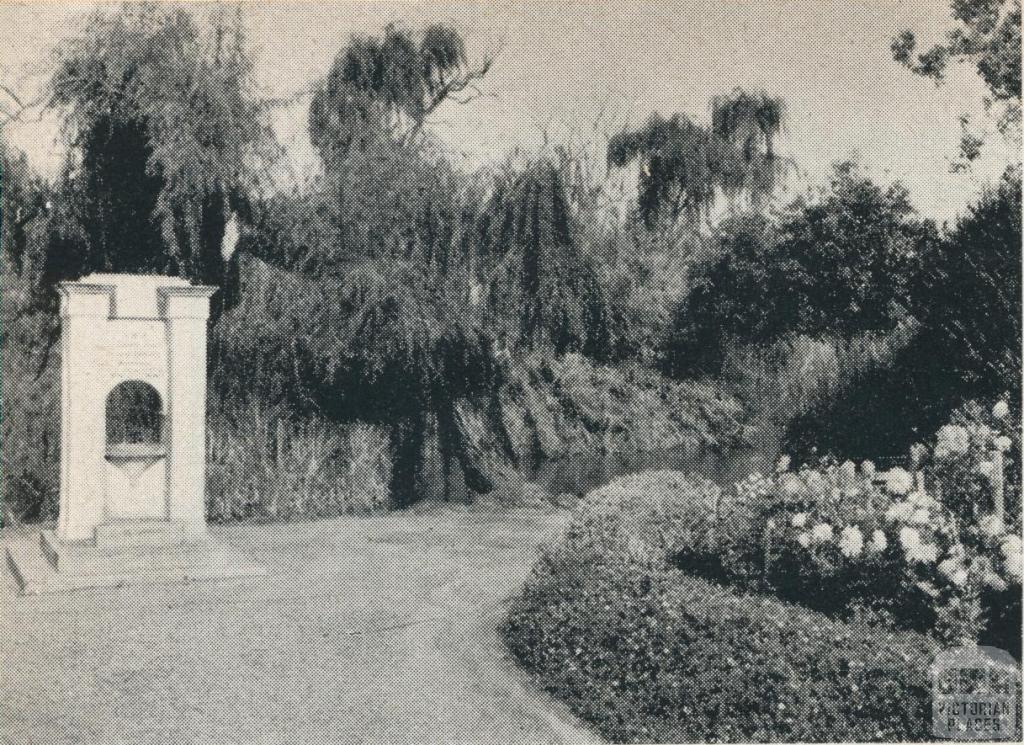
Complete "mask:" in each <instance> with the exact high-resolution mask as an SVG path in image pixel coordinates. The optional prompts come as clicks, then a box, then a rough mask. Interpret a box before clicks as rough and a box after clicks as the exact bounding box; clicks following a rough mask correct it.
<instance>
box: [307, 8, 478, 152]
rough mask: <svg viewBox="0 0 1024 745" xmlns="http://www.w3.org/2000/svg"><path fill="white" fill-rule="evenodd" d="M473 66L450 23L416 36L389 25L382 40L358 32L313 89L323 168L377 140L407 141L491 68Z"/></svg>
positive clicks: (315, 139)
mask: <svg viewBox="0 0 1024 745" xmlns="http://www.w3.org/2000/svg"><path fill="white" fill-rule="evenodd" d="M490 65H491V61H490V60H485V61H484V62H483V64H482V65H481V66H480V67H479V68H477V69H470V67H469V63H468V60H467V57H466V43H465V40H464V39H463V38H462V36H461V35H460V34H459V33H458V31H456V30H455V29H454V28H453V27H452V26H449V25H446V24H433V25H430V26H428V27H427V28H426V29H424V30H423V32H422V33H421V34H414V33H413V32H412V31H410V30H409V29H406V28H402V27H399V26H396V25H393V24H391V25H388V27H387V28H385V30H384V34H383V36H382V37H381V38H377V37H373V36H357V37H355V38H353V39H352V40H351V41H350V42H349V43H348V45H347V46H345V47H344V48H343V49H342V50H341V51H340V52H339V53H338V55H337V57H335V59H334V63H333V64H332V66H331V70H330V72H329V73H328V74H327V76H326V78H325V79H324V80H322V81H321V82H320V83H319V84H318V86H317V87H316V90H315V91H314V94H313V99H312V102H311V103H310V108H309V135H310V140H311V141H312V143H313V145H314V146H315V147H316V148H317V149H318V150H319V151H320V155H321V157H322V158H323V160H324V163H325V164H326V165H327V166H328V168H331V167H333V166H334V165H336V164H337V163H338V162H339V161H340V160H344V159H345V158H346V157H347V156H348V155H349V154H350V153H352V152H358V151H363V150H366V149H367V148H368V147H370V146H371V145H372V144H380V141H381V140H387V141H390V142H392V143H398V142H408V141H409V140H410V139H411V138H412V137H413V136H414V135H415V134H417V133H418V132H419V131H420V129H421V128H422V127H423V124H424V120H425V119H426V117H427V116H429V115H430V114H431V113H432V112H434V111H435V110H436V109H437V107H438V106H440V105H441V104H442V103H443V102H445V101H446V100H450V99H452V97H453V96H454V95H455V94H458V93H459V92H461V91H464V90H466V89H467V88H469V87H471V86H472V85H473V81H474V80H476V79H478V78H481V77H483V76H484V75H485V74H486V73H487V70H488V69H489V68H490Z"/></svg>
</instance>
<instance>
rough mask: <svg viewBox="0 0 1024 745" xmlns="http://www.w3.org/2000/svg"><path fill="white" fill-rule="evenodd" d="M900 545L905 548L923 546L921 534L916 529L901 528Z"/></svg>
mask: <svg viewBox="0 0 1024 745" xmlns="http://www.w3.org/2000/svg"><path fill="white" fill-rule="evenodd" d="M900 545H901V546H903V548H911V547H913V546H919V545H921V534H920V533H918V532H917V531H916V530H915V529H914V528H900Z"/></svg>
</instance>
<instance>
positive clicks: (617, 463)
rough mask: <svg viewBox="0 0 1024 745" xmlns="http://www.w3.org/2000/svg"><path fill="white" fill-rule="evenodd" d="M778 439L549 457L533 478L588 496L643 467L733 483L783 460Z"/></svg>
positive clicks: (557, 490) (550, 487)
mask: <svg viewBox="0 0 1024 745" xmlns="http://www.w3.org/2000/svg"><path fill="white" fill-rule="evenodd" d="M778 452H779V450H778V444H777V442H771V441H766V442H761V443H759V444H758V445H756V446H754V447H747V448H733V449H727V450H724V451H718V450H713V449H711V448H708V447H706V446H704V445H697V444H695V445H692V446H682V447H676V448H672V449H669V450H659V451H655V452H650V453H601V454H592V455H580V456H574V457H568V458H560V459H558V460H550V461H544V462H542V463H540V464H539V465H537V466H536V467H535V468H533V469H532V470H531V471H530V472H529V474H528V478H529V479H530V480H531V481H535V482H537V483H538V484H540V485H541V486H543V487H544V488H545V489H547V490H548V491H549V492H550V493H552V494H563V493H566V492H568V493H570V494H577V495H583V494H586V493H587V492H589V491H591V490H592V489H596V488H598V487H600V486H604V485H605V484H607V483H608V482H610V481H612V480H614V479H616V478H618V477H620V476H626V475H628V474H632V473H639V472H641V471H662V470H670V471H683V472H685V473H692V474H695V475H698V476H702V477H704V478H706V479H708V480H710V481H714V482H715V483H717V484H719V485H720V486H723V487H727V488H728V487H731V486H732V485H733V484H734V483H735V482H737V481H741V480H742V479H744V478H746V477H747V476H748V475H749V474H750V473H751V472H752V471H761V472H762V473H768V472H771V471H772V470H773V469H774V468H775V464H776V462H777V461H778Z"/></svg>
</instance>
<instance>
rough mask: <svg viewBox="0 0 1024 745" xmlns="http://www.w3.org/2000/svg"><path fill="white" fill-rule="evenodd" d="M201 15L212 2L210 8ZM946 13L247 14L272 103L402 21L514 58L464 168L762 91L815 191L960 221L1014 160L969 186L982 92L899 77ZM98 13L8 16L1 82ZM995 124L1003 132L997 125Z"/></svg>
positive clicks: (937, 4)
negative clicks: (959, 170) (844, 181)
mask: <svg viewBox="0 0 1024 745" xmlns="http://www.w3.org/2000/svg"><path fill="white" fill-rule="evenodd" d="M196 5H198V4H196ZM948 5H949V4H948V0H907V1H905V2H899V1H897V0H873V1H871V2H853V1H852V0H834V1H833V0H799V1H787V0H774V1H772V2H757V3H755V2H752V1H740V0H687V1H676V2H644V3H624V2H615V3H613V2H610V1H609V2H586V3H582V2H581V3H565V2H562V3H558V4H557V5H556V4H555V3H545V2H538V1H536V0H534V1H532V2H519V3H451V2H407V3H393V2H387V3H385V2H364V3H352V2H336V3H329V2H319V3H313V2H303V3H284V2H261V3H256V2H252V3H243V14H244V18H245V22H246V24H247V27H248V31H249V34H250V42H251V44H252V46H253V49H254V51H255V52H256V56H257V57H256V58H257V75H258V78H259V81H260V83H261V85H262V86H264V87H265V89H266V92H267V94H268V95H270V96H275V97H278V96H287V95H290V94H292V93H295V92H297V91H300V90H302V89H305V88H308V87H309V86H310V85H311V83H312V82H313V81H315V80H316V79H317V78H318V77H319V76H322V75H323V74H324V73H325V72H326V71H327V69H328V68H329V67H330V64H331V61H332V59H333V58H334V56H335V54H337V52H338V50H339V48H340V47H342V46H343V45H344V43H345V41H346V39H347V38H348V37H349V36H350V35H351V34H353V33H379V32H380V31H381V30H382V29H383V27H384V26H385V25H386V24H387V23H389V22H392V21H399V22H405V23H407V24H408V25H410V26H412V27H418V26H422V25H424V24H426V23H429V22H433V21H448V22H451V23H454V24H455V25H456V26H457V27H458V28H459V29H460V30H461V31H462V32H463V34H464V35H465V36H466V38H467V40H468V42H469V46H470V56H471V58H473V57H476V58H479V57H480V56H482V55H483V54H486V53H488V52H489V51H493V50H495V49H499V48H500V49H501V51H500V54H499V56H498V57H497V60H496V61H495V64H494V67H493V68H492V70H491V71H490V72H489V73H488V75H487V77H486V78H485V79H484V81H483V82H482V84H481V89H482V91H483V92H484V93H485V94H487V96H486V97H485V98H482V99H479V100H476V101H474V102H472V103H470V104H467V105H464V106H460V105H456V104H452V105H448V106H444V107H442V108H441V109H439V110H438V112H437V114H436V115H435V118H434V121H433V125H432V126H433V129H434V131H435V132H436V133H437V134H438V136H440V137H441V138H442V139H444V140H445V142H447V143H448V144H449V146H450V147H451V148H452V149H453V151H454V152H455V153H457V154H458V157H460V158H463V159H464V160H465V162H466V164H467V166H468V167H472V166H475V165H478V164H480V163H482V162H486V161H487V160H489V159H497V158H500V157H501V156H502V155H503V154H504V153H505V152H506V151H507V150H508V149H510V148H511V147H514V146H516V145H522V146H525V147H527V148H534V147H536V146H537V145H538V144H539V143H540V142H541V138H542V134H541V133H542V130H544V129H547V130H548V132H549V136H551V137H553V138H554V139H556V140H558V139H561V138H565V137H568V136H570V135H571V134H572V133H576V134H577V135H584V136H590V135H589V134H588V133H589V131H590V130H591V128H592V126H593V122H594V120H595V119H596V118H597V116H598V113H599V112H602V111H603V112H604V117H603V120H602V126H603V127H605V128H619V127H621V126H623V125H625V124H629V123H632V124H636V123H639V122H641V121H642V120H643V119H645V118H646V117H647V116H648V115H649V114H650V113H651V112H653V111H659V112H661V113H663V114H671V113H674V112H684V113H688V114H690V115H692V116H695V117H698V118H703V119H706V118H707V115H708V113H707V103H708V100H709V99H710V97H711V96H713V95H715V94H717V93H722V92H726V91H728V90H730V89H732V88H733V87H734V86H737V85H740V86H744V87H752V88H754V87H756V88H763V89H765V90H767V91H769V92H771V93H773V94H776V95H781V96H782V97H783V98H784V99H785V100H786V102H787V104H788V111H789V130H788V132H787V133H786V139H785V143H784V146H783V150H788V151H789V152H790V154H792V155H793V156H795V157H796V159H797V161H798V163H799V165H800V166H801V168H802V169H804V171H806V173H807V179H808V180H809V181H810V182H823V181H824V180H825V179H826V178H827V174H828V172H829V168H830V164H831V163H832V162H833V161H835V160H837V159H841V158H847V157H851V156H856V157H858V158H859V160H860V161H861V163H862V164H863V166H864V167H865V169H866V170H868V172H869V173H871V174H872V175H873V176H874V177H876V178H877V179H879V180H881V181H884V182H888V181H891V180H893V179H896V178H899V179H902V180H903V181H904V182H905V183H906V184H907V185H908V187H909V189H910V192H911V197H912V199H913V201H914V203H915V205H916V206H917V207H918V209H919V210H920V211H921V212H923V213H925V214H927V215H931V216H934V217H937V218H939V219H945V218H948V217H950V216H951V215H953V214H955V213H956V212H958V211H960V210H962V208H963V206H964V205H965V204H966V203H968V202H969V201H970V200H971V198H972V196H973V195H975V194H976V193H977V191H978V189H979V186H980V184H981V183H982V182H984V181H985V180H990V179H993V178H995V177H997V176H998V174H999V173H1000V172H1001V171H1002V168H1003V165H1004V164H1005V162H1006V161H1007V160H1008V159H1009V158H1011V157H1015V154H1014V153H1013V151H1012V150H1011V149H1010V147H1009V146H1008V145H1006V144H1005V143H1003V142H1002V141H1001V140H1000V139H999V138H998V136H995V137H993V138H991V142H990V144H989V146H988V147H987V148H986V150H985V154H984V156H983V159H982V161H981V162H980V163H979V164H978V165H976V166H975V168H974V172H973V173H972V174H970V175H967V176H964V175H952V174H950V173H949V159H950V158H951V157H953V156H954V155H955V153H956V150H957V144H958V141H959V124H958V117H959V116H960V114H961V113H964V112H969V113H971V114H973V115H974V118H975V119H976V120H978V121H979V123H985V121H984V118H983V113H982V108H981V99H982V96H983V95H984V87H983V86H982V85H981V83H980V81H979V80H978V79H977V76H976V75H975V73H974V71H973V69H972V68H971V67H970V66H969V65H964V66H958V67H954V68H953V69H952V70H951V75H950V76H949V80H948V81H947V82H946V83H945V84H944V85H943V86H941V87H938V88H937V87H936V86H935V85H934V84H933V83H931V82H930V81H927V80H922V79H919V78H916V77H914V76H912V75H911V74H910V73H908V72H907V71H905V70H903V69H902V68H900V67H899V66H898V65H896V64H895V63H894V62H893V61H892V58H891V55H890V52H889V42H890V39H891V38H892V35H893V34H894V32H895V31H896V30H898V29H900V28H904V27H910V28H911V29H913V30H915V31H916V32H917V33H918V35H919V36H920V37H922V38H923V39H924V40H925V41H928V40H935V39H938V38H939V36H940V35H941V34H942V33H943V32H944V31H945V29H946V28H947V27H948V26H949V24H950V23H951V21H950V19H949V10H948ZM94 8H95V4H93V3H81V2H76V3H62V4H53V3H41V2H20V3H19V2H10V1H7V2H3V3H2V4H0V78H2V80H3V82H4V83H5V84H8V85H11V84H13V85H12V87H15V89H16V90H17V91H18V92H19V94H21V95H22V97H23V98H26V97H31V96H32V95H33V93H34V92H35V91H37V90H38V89H39V87H40V85H41V84H42V81H43V80H44V79H45V75H46V71H47V67H48V59H49V51H50V50H51V49H52V47H53V45H54V43H55V42H56V41H57V40H59V39H60V38H61V37H63V36H65V35H67V34H69V33H74V32H76V31H77V30H79V29H80V28H81V27H82V23H83V20H84V18H85V17H86V16H87V15H88V13H89V12H90V11H91V10H92V9H94ZM307 106H308V98H306V99H303V100H300V101H299V102H298V103H296V104H295V105H294V106H291V107H288V108H286V109H282V110H279V111H278V112H277V113H276V115H275V125H276V128H277V131H278V135H279V137H280V139H281V141H282V143H283V144H284V145H285V146H286V148H287V151H288V154H289V161H290V162H291V163H292V164H293V171H294V172H295V173H296V174H297V175H298V176H299V177H301V176H302V175H303V174H305V173H307V172H308V171H309V169H310V168H311V167H312V165H313V163H314V162H315V159H314V157H313V153H312V150H311V148H310V145H309V141H308V137H307V136H306V131H305V128H306V108H307ZM988 126H989V128H991V126H992V125H991V122H989V123H988ZM7 136H8V138H9V139H10V140H11V141H12V142H14V143H15V144H16V145H18V146H19V147H21V148H22V149H24V150H26V151H27V152H28V153H29V156H30V158H31V159H32V161H33V163H34V164H35V166H36V167H37V168H39V169H40V170H42V171H43V172H45V173H48V174H52V173H53V172H54V171H55V170H56V168H57V167H58V166H59V163H60V153H61V146H60V142H59V139H58V136H57V130H56V126H55V123H54V121H53V119H52V117H46V118H44V120H43V121H42V122H38V123H36V122H32V123H28V124H22V125H17V126H9V127H8V131H7Z"/></svg>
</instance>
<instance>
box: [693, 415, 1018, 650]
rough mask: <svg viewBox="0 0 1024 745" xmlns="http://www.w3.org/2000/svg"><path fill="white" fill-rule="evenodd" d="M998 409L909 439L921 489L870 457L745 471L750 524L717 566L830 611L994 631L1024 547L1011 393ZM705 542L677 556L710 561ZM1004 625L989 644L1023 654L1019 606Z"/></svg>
mask: <svg viewBox="0 0 1024 745" xmlns="http://www.w3.org/2000/svg"><path fill="white" fill-rule="evenodd" d="M994 411H995V412H996V413H997V414H999V416H994V415H983V414H982V408H981V407H979V406H978V405H976V404H975V405H971V406H969V407H967V408H966V409H965V410H964V412H963V413H961V414H960V415H959V416H958V417H957V418H956V422H957V423H951V424H947V425H945V426H943V427H942V428H940V429H939V430H938V432H937V434H936V437H935V439H934V440H933V441H932V443H933V444H931V445H930V446H929V447H925V446H923V445H918V446H916V447H915V458H916V460H917V461H918V463H917V465H918V466H919V467H923V469H924V470H923V472H922V475H923V476H924V477H925V479H926V482H927V483H928V484H929V486H928V487H927V489H924V488H922V481H921V480H920V477H918V478H915V477H914V476H912V475H911V474H910V473H908V472H907V471H904V470H903V469H901V468H897V469H894V470H892V471H889V472H887V473H885V474H881V475H876V473H875V467H874V465H873V464H872V463H871V462H869V461H865V463H864V464H862V466H861V467H860V468H859V469H858V468H857V467H856V466H855V465H854V464H853V463H852V462H850V461H847V462H846V463H844V464H842V465H841V466H840V465H836V464H834V463H832V464H826V465H824V466H823V467H819V468H809V467H806V466H805V467H804V468H802V469H801V470H800V472H799V473H796V474H794V473H786V472H783V473H778V474H775V475H773V476H769V477H765V476H761V475H760V474H754V475H752V476H751V478H750V479H748V480H747V481H746V482H743V483H741V484H738V485H737V495H738V499H740V500H741V501H743V502H747V503H749V504H750V505H751V514H753V515H754V516H755V517H754V518H753V524H754V526H755V529H754V530H753V531H752V532H751V533H750V534H749V535H747V536H745V538H744V540H743V541H742V543H741V545H740V548H741V551H740V553H739V554H738V555H736V556H734V558H738V561H737V562H736V563H730V562H729V561H726V560H721V561H719V562H717V563H715V564H713V566H714V573H715V575H716V576H717V577H718V578H727V579H730V581H741V582H742V583H743V584H745V585H746V586H748V587H751V588H757V589H761V590H764V589H768V590H770V591H772V592H775V593H777V594H779V595H781V596H782V597H784V598H787V599H790V600H793V601H794V602H801V603H805V604H809V605H810V606H811V607H813V608H815V609H816V610H819V611H821V612H826V613H829V614H838V615H844V614H847V615H848V614H854V613H864V612H867V613H869V614H872V615H873V616H878V615H879V614H881V617H882V618H884V619H887V622H888V623H890V624H895V625H896V626H897V627H900V628H913V629H916V630H918V631H925V632H928V633H932V634H935V635H938V636H940V637H941V638H943V640H944V641H946V642H949V643H954V642H958V641H960V640H962V639H964V638H968V639H971V640H974V641H977V640H978V638H979V636H981V635H983V634H987V633H997V631H994V630H993V625H994V624H993V621H994V619H995V618H996V616H998V615H999V613H1000V609H1001V608H1005V607H1007V606H1009V607H1013V604H1014V603H1016V604H1017V606H1018V607H1019V604H1020V594H1021V593H1020V583H1021V571H1022V566H1021V562H1022V555H1021V540H1020V537H1019V535H1018V534H1019V532H1020V524H1019V519H1018V517H1017V516H1018V515H1019V512H1020V479H1019V475H1018V467H1017V466H1016V465H1015V463H1019V461H1020V450H1019V448H1020V435H1019V432H1018V431H1017V429H1018V428H1017V427H1014V426H1013V425H1012V424H1011V422H1013V421H1014V420H1013V419H1012V418H1011V417H1010V407H1009V406H1008V405H1007V403H1006V402H1001V403H999V404H998V405H997V406H996V407H994ZM995 449H998V450H1000V451H1002V452H1005V453H1006V459H1005V461H1004V463H1003V473H1002V474H1001V477H1000V478H1001V479H1002V481H1003V482H1004V484H1005V496H1004V500H1005V510H1006V515H1007V516H1008V517H1007V518H1006V520H1007V522H1006V524H1004V523H1002V522H1000V521H999V520H998V519H996V518H995V517H993V510H994V506H993V501H992V500H993V493H994V492H993V490H994V486H993V483H994V482H993V480H992V479H993V469H995V468H996V465H995V462H994V460H993V457H992V453H993V452H994V450H995ZM879 476H881V478H880V477H879ZM879 484H882V486H879ZM727 548H729V547H723V546H721V545H717V544H716V545H713V546H711V547H710V551H711V553H714V554H717V555H719V556H720V557H722V556H726V555H728V553H729V552H728V550H726V549H727ZM707 550H708V549H698V550H696V551H693V550H691V551H689V552H688V553H687V554H686V555H684V556H682V557H681V558H680V562H681V565H683V566H686V565H688V563H690V562H696V564H697V565H700V566H707V565H708V557H706V556H702V555H701V552H702V551H707ZM1005 631H1006V633H1005V634H1004V635H1002V636H1001V637H999V638H997V639H996V640H995V641H996V643H998V645H999V646H1001V647H1003V648H1007V649H1011V650H1014V651H1015V653H1017V654H1019V651H1020V648H1019V637H1020V619H1019V612H1018V618H1017V621H1016V623H1015V624H1013V623H1011V625H1010V627H1009V629H1006V630H1005Z"/></svg>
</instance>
